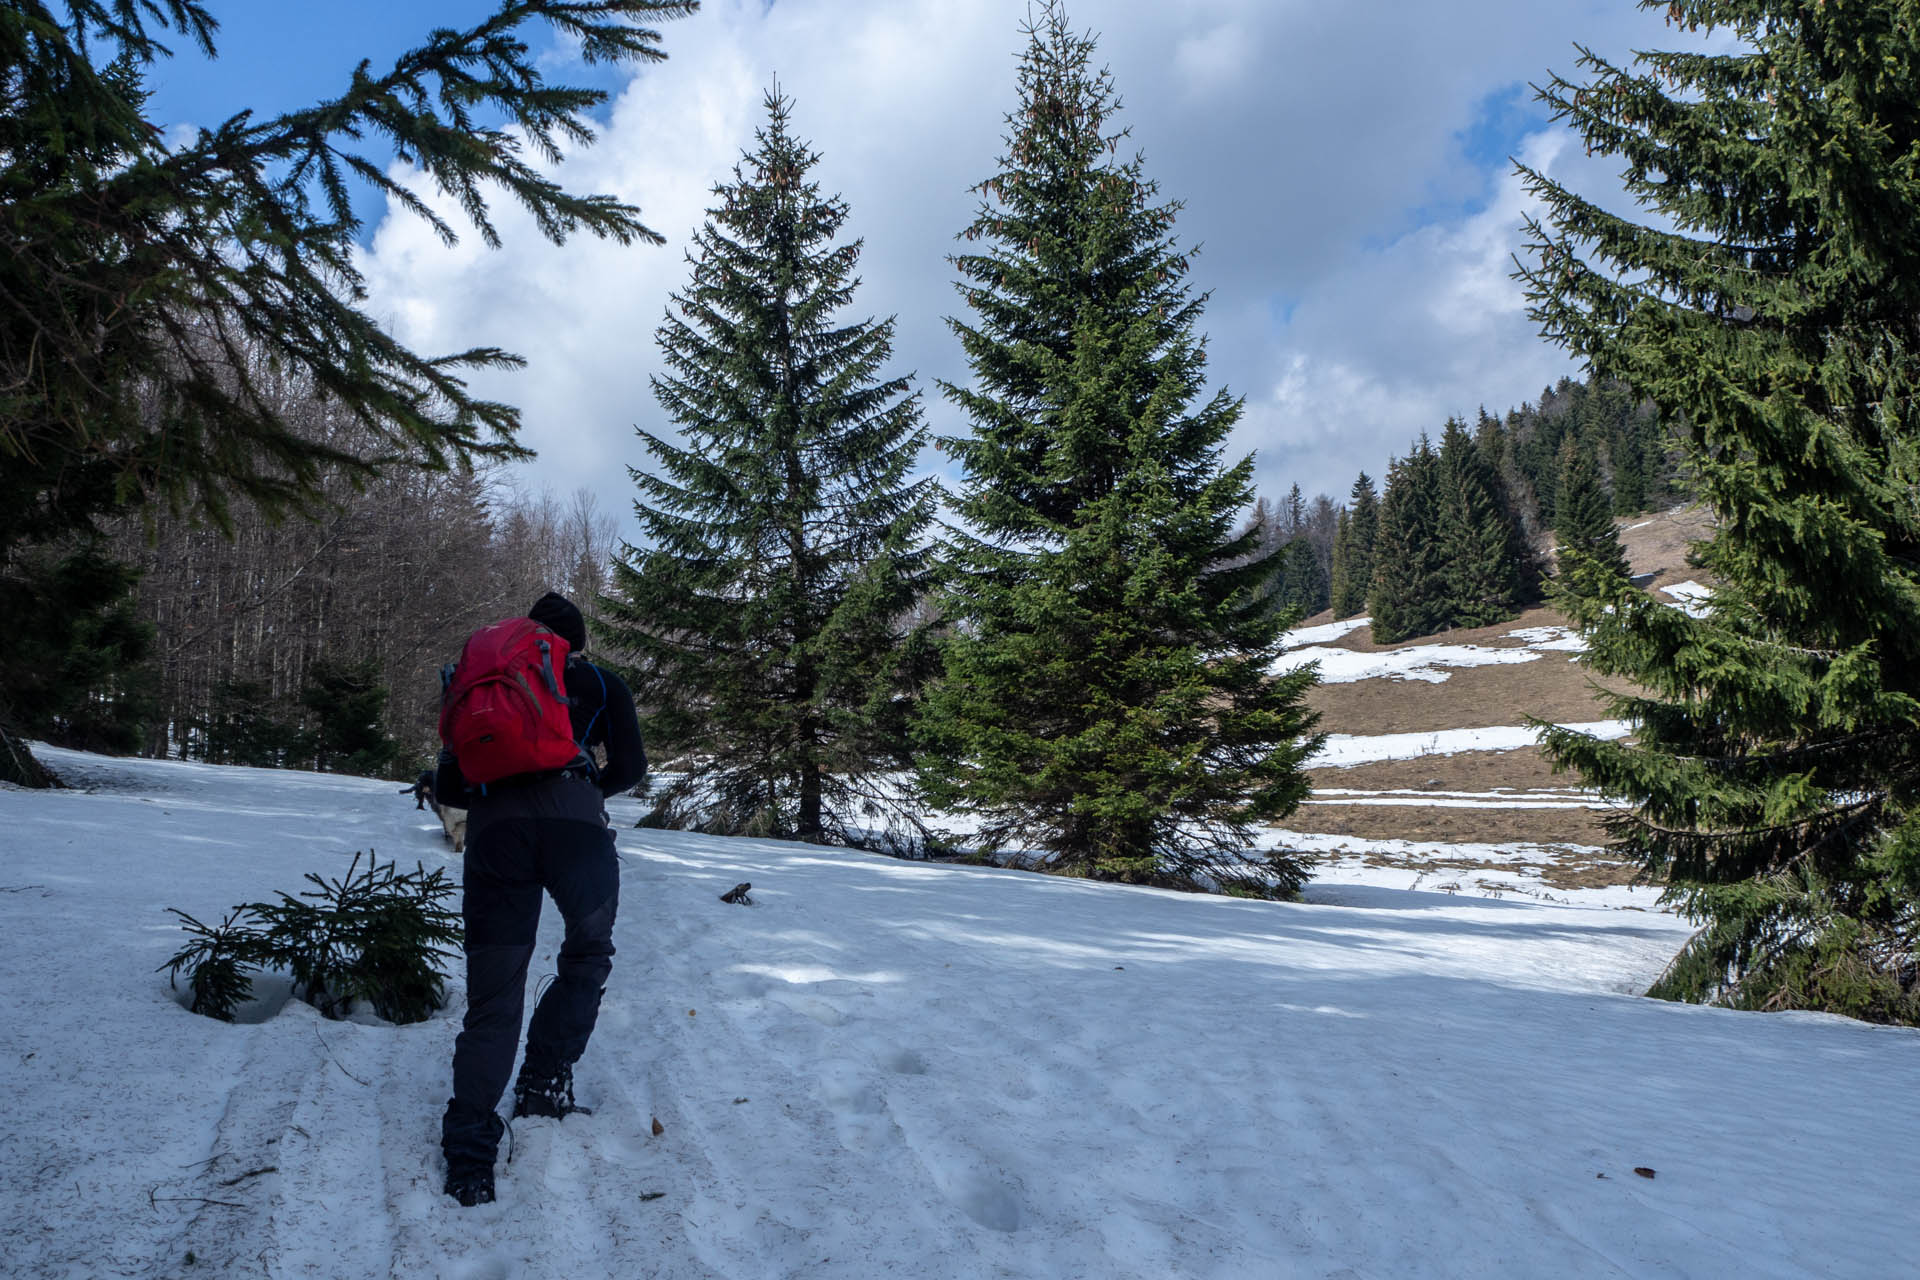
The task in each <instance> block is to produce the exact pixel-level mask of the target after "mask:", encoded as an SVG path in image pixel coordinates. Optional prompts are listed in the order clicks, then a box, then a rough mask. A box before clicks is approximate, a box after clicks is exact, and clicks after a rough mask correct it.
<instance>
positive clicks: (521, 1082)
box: [513, 1067, 593, 1120]
mask: <svg viewBox="0 0 1920 1280" xmlns="http://www.w3.org/2000/svg"><path fill="white" fill-rule="evenodd" d="M576 1114H577V1115H583V1116H590V1115H592V1114H593V1112H592V1111H591V1110H590V1109H588V1108H586V1107H583V1106H580V1105H579V1104H577V1103H575V1102H574V1100H573V1068H572V1067H561V1068H560V1069H559V1070H558V1071H556V1072H555V1073H554V1074H552V1075H540V1076H530V1075H528V1074H527V1073H526V1072H525V1071H522V1072H521V1073H520V1078H519V1079H518V1080H515V1081H514V1082H513V1118H514V1119H515V1120H518V1119H519V1118H520V1117H521V1116H552V1117H553V1118H554V1119H555V1120H564V1119H565V1118H566V1117H568V1116H570V1115H576Z"/></svg>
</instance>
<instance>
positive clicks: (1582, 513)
mask: <svg viewBox="0 0 1920 1280" xmlns="http://www.w3.org/2000/svg"><path fill="white" fill-rule="evenodd" d="M1555 489H1556V491H1557V492H1558V494H1559V502H1558V505H1557V506H1556V507H1555V509H1554V520H1553V533H1554V537H1555V538H1557V539H1558V540H1559V543H1560V546H1559V549H1558V550H1557V551H1556V552H1555V559H1556V562H1557V563H1558V565H1559V569H1560V577H1561V579H1562V580H1563V581H1565V582H1568V583H1571V582H1573V581H1574V577H1575V575H1574V573H1573V558H1574V557H1576V556H1585V557H1587V558H1588V559H1590V560H1592V561H1593V562H1594V565H1595V567H1596V568H1599V569H1604V570H1605V571H1606V572H1607V573H1609V574H1611V575H1613V576H1614V577H1617V578H1626V577H1628V576H1629V574H1630V573H1631V570H1630V569H1629V568H1628V567H1627V553H1626V549H1625V548H1623V547H1622V546H1621V545H1620V535H1619V533H1618V532H1617V531H1615V529H1614V527H1613V503H1612V502H1610V501H1609V500H1608V499H1607V493H1606V490H1605V489H1602V488H1601V487H1600V473H1599V470H1598V468H1596V467H1595V466H1594V465H1593V455H1592V454H1590V453H1588V452H1587V450H1585V449H1583V448H1581V447H1580V443H1579V441H1577V440H1575V439H1574V438H1573V437H1571V436H1569V437H1567V439H1566V440H1565V441H1563V442H1562V443H1561V445H1560V479H1559V482H1558V483H1557V484H1556V485H1555Z"/></svg>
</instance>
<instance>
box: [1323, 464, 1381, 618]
mask: <svg viewBox="0 0 1920 1280" xmlns="http://www.w3.org/2000/svg"><path fill="white" fill-rule="evenodd" d="M1379 526H1380V502H1379V499H1378V497H1376V496H1375V494H1374V491H1373V477H1372V476H1369V475H1368V474H1367V473H1366V472H1364V471H1362V472H1361V473H1360V478H1359V479H1358V480H1355V481H1354V482H1353V491H1352V492H1351V493H1349V494H1348V495H1347V505H1346V506H1345V507H1344V508H1342V509H1341V512H1340V531H1339V533H1338V534H1337V535H1336V536H1335V538H1334V542H1333V581H1332V583H1331V584H1330V588H1329V591H1328V595H1329V603H1330V604H1331V605H1332V607H1333V616H1334V617H1336V618H1351V617H1353V616H1354V615H1355V614H1357V613H1364V612H1366V609H1367V592H1368V591H1369V590H1371V589H1372V586H1373V544H1374V539H1375V537H1376V536H1377V532H1378V529H1379Z"/></svg>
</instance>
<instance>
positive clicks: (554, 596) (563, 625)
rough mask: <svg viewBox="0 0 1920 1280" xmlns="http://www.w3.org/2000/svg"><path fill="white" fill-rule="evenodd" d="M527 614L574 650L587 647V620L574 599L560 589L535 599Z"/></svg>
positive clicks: (577, 650)
mask: <svg viewBox="0 0 1920 1280" xmlns="http://www.w3.org/2000/svg"><path fill="white" fill-rule="evenodd" d="M527 616H528V617H529V618H532V619H533V620H534V621H535V622H537V623H539V624H540V625H541V626H543V627H545V628H547V630H549V631H551V632H553V634H555V635H557V636H559V637H560V638H561V639H562V640H565V641H566V642H567V646H568V648H570V649H572V650H573V652H575V653H579V652H580V651H581V650H582V649H584V648H586V647H587V620H586V619H585V618H582V617H581V616H580V610H579V608H578V607H577V606H576V605H575V604H574V603H573V601H571V600H569V599H567V598H566V597H565V596H563V595H561V594H560V593H559V592H558V591H549V592H547V594H545V595H543V596H541V597H540V598H539V599H538V600H536V601H534V603H533V608H531V609H529V610H527Z"/></svg>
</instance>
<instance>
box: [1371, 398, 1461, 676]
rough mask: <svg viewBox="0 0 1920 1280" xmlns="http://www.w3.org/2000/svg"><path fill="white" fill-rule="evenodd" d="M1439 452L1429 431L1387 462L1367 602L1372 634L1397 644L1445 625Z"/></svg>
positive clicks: (1383, 641)
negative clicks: (1430, 441) (1404, 453)
mask: <svg viewBox="0 0 1920 1280" xmlns="http://www.w3.org/2000/svg"><path fill="white" fill-rule="evenodd" d="M1440 485H1441V477H1440V457H1439V455H1438V454H1436V453H1434V451H1433V449H1432V447H1431V446H1430V445H1428V443H1427V439H1426V437H1425V436H1422V437H1420V443H1419V445H1418V446H1417V447H1416V448H1415V449H1414V451H1413V452H1412V453H1411V454H1409V455H1407V456H1406V457H1405V458H1396V459H1394V461H1393V462H1392V464H1391V465H1390V466H1389V467H1388V468H1387V492H1386V495H1385V496H1384V497H1383V498H1381V500H1380V526H1379V530H1378V532H1377V533H1376V534H1375V535H1374V541H1373V584H1372V587H1371V589H1370V590H1369V591H1368V593H1367V605H1368V609H1369V610H1370V612H1371V614H1372V617H1373V623H1372V626H1373V638H1374V640H1375V641H1376V642H1378V643H1380V644H1393V643H1395V642H1396V641H1400V640H1405V639H1407V638H1408V637H1410V636H1424V635H1430V634H1432V633H1433V632H1435V631H1438V630H1440V628H1441V627H1443V626H1445V625H1446V619H1447V563H1446V554H1445V550H1444V548H1443V547H1442V546H1441V542H1440V503H1441V492H1440Z"/></svg>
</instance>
